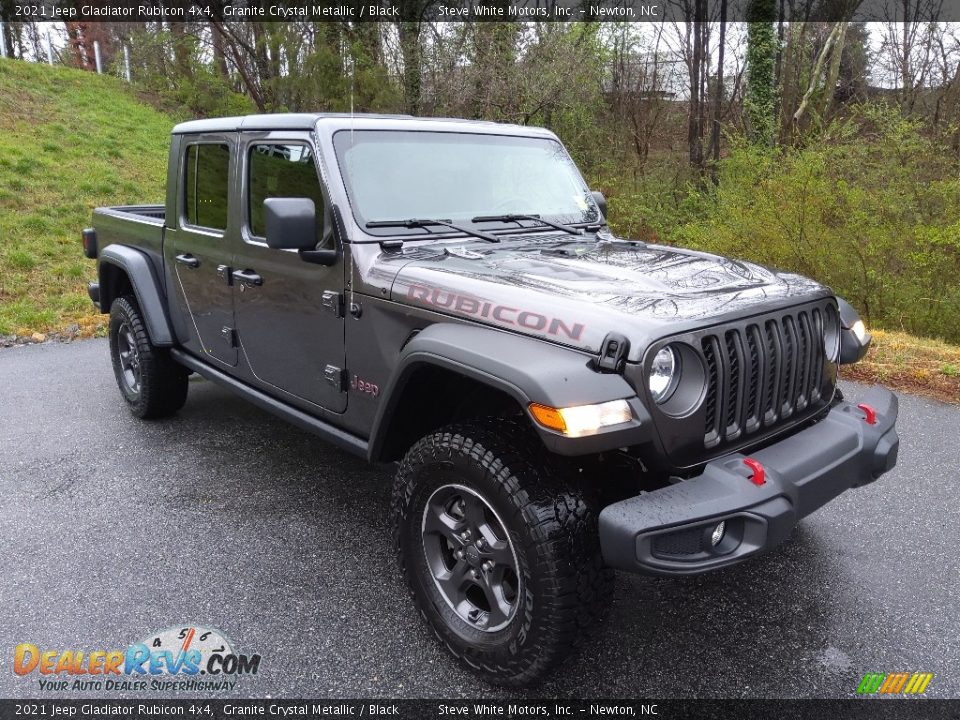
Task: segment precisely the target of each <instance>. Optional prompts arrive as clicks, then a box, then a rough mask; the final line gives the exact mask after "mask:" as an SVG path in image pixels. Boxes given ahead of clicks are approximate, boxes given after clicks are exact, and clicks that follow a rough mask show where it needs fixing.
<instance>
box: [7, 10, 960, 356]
mask: <svg viewBox="0 0 960 720" xmlns="http://www.w3.org/2000/svg"><path fill="white" fill-rule="evenodd" d="M404 2H405V3H406V5H409V7H407V8H406V10H407V13H406V17H416V16H417V13H418V11H419V10H422V9H424V8H425V7H426V5H425V4H424V0H404ZM787 2H788V3H789V8H788V10H789V12H787V13H784V3H787ZM804 3H806V4H804ZM8 5H9V3H8V0H0V16H3V15H4V13H7V16H6V17H7V19H9V14H8V13H9V7H8ZM848 5H849V7H846V8H845V9H844V11H843V12H842V13H841V16H840V17H837V18H836V20H835V21H833V22H785V21H784V20H783V19H782V18H783V17H784V16H787V17H794V18H796V17H805V16H808V17H813V16H817V7H818V5H817V2H816V0H779V1H778V0H752V1H751V2H750V4H749V6H747V7H739V6H735V5H734V4H733V3H732V2H731V3H729V5H728V2H726V1H725V0H720V1H719V2H713V1H711V2H710V4H709V5H708V4H707V0H680V4H678V5H677V6H676V7H677V8H679V9H680V11H681V12H682V13H686V16H687V17H691V18H692V17H697V16H699V17H704V16H707V17H710V18H711V19H712V20H711V22H656V23H612V22H605V23H590V22H578V23H562V22H543V23H523V22H513V23H493V22H482V23H436V22H430V21H428V20H426V19H422V20H419V21H398V22H389V23H352V22H328V23H317V22H283V23H280V22H272V23H271V22H257V21H250V22H242V23H241V22H228V23H225V22H218V21H203V22H186V23H161V22H156V23H110V22H100V23H81V22H76V23H67V24H66V25H58V26H57V27H56V28H55V29H54V36H55V38H59V40H56V41H55V42H54V45H55V46H56V47H55V51H54V54H55V62H58V63H63V64H68V65H72V66H75V67H80V68H84V69H88V70H94V67H95V66H94V53H93V43H94V41H97V42H98V43H99V46H100V50H101V54H102V59H103V63H104V67H105V69H106V71H108V72H113V73H117V74H122V69H123V52H122V49H123V47H124V46H126V47H127V48H128V49H129V53H130V64H131V74H132V77H133V81H134V84H135V87H136V89H137V91H138V92H139V93H140V95H141V97H142V98H143V99H145V100H147V101H148V102H150V103H152V104H154V105H156V106H158V107H160V108H162V109H164V110H165V111H167V112H169V113H171V114H172V115H173V116H174V117H176V118H186V117H203V116H215V115H230V114H243V113H250V112H283V111H299V110H303V111H340V112H349V111H354V112H390V113H397V112H400V113H410V114H414V115H422V116H431V115H433V116H454V117H466V118H483V119H489V120H497V121H503V122H512V123H520V124H531V125H542V126H546V127H549V128H551V129H552V130H554V131H555V132H556V133H557V134H558V135H559V136H560V137H561V139H562V140H563V141H564V143H565V144H566V145H567V147H568V148H569V150H570V152H571V153H572V155H573V156H574V158H575V159H576V161H577V163H578V164H579V166H580V167H581V169H582V170H583V172H584V174H585V175H586V177H587V179H588V182H589V183H590V184H591V186H592V187H594V188H595V189H598V190H601V191H603V192H604V193H605V194H606V195H607V197H608V199H609V202H610V219H611V222H612V224H613V225H614V228H615V230H617V231H618V232H619V233H621V234H623V235H629V236H633V237H639V238H641V239H645V240H650V241H657V242H664V243H675V244H683V245H687V246H693V247H697V248H702V249H706V250H710V251H714V252H719V253H722V254H727V255H732V256H734V257H743V258H748V259H752V260H756V261H759V262H762V263H765V264H768V265H772V266H775V267H779V268H783V269H787V270H791V271H796V272H800V273H803V274H807V275H811V276H813V277H815V278H817V279H819V280H821V281H822V282H825V283H828V284H830V285H831V286H833V287H834V288H835V289H836V290H837V292H838V293H840V294H843V295H845V296H846V297H847V298H848V299H850V300H851V302H853V303H854V304H855V305H856V306H857V307H858V308H859V309H860V311H861V312H862V313H863V314H864V315H865V317H866V318H867V320H868V321H869V322H871V323H873V324H875V325H879V326H883V327H887V328H889V329H905V330H907V331H910V332H913V333H916V334H920V335H926V336H935V337H942V338H944V339H948V340H952V341H960V283H958V280H957V278H958V277H960V23H951V22H940V21H938V16H937V6H936V5H931V4H930V3H929V2H928V0H898V2H897V9H898V19H897V20H895V21H891V22H888V23H856V22H851V21H850V20H849V19H845V17H847V18H849V17H852V16H853V14H852V13H853V11H854V10H855V8H856V3H855V2H851V3H848ZM804 13H806V15H805V14H804ZM820 15H822V13H820ZM730 17H746V18H748V19H749V20H750V22H742V21H738V22H731V21H729V20H728V18H730ZM49 30H51V24H50V23H11V22H5V23H4V33H5V41H6V47H7V48H8V54H12V55H13V56H15V57H19V58H23V59H35V60H45V59H46V56H47V49H46V42H47V41H46V37H47V32H48V31H49ZM148 199H149V198H144V200H148Z"/></svg>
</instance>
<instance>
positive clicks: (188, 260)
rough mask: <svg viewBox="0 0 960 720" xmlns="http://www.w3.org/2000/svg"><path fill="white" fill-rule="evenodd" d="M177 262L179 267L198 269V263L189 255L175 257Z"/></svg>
mask: <svg viewBox="0 0 960 720" xmlns="http://www.w3.org/2000/svg"><path fill="white" fill-rule="evenodd" d="M177 262H178V263H180V264H181V265H186V266H187V267H188V268H198V267H200V261H199V260H198V259H197V258H195V257H194V256H193V255H191V254H190V253H184V254H183V255H177Z"/></svg>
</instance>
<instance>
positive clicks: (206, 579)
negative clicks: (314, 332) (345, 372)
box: [0, 340, 960, 698]
mask: <svg viewBox="0 0 960 720" xmlns="http://www.w3.org/2000/svg"><path fill="white" fill-rule="evenodd" d="M845 390H846V393H847V395H848V397H852V398H855V397H856V396H857V395H858V394H859V393H862V392H863V388H861V387H857V386H846V387H845ZM900 407H901V414H900V432H901V436H902V446H901V452H900V464H899V466H898V468H897V469H896V470H895V471H894V472H893V473H891V474H889V475H887V476H885V477H883V478H882V479H881V480H880V481H878V482H877V483H875V484H873V485H871V486H868V487H866V488H863V489H860V490H854V491H851V492H849V493H846V494H844V495H843V496H841V497H840V498H838V499H837V500H836V501H834V502H833V503H831V504H829V505H828V506H827V507H825V508H823V509H821V510H820V511H818V512H817V513H815V514H814V515H812V516H810V517H809V518H807V519H806V520H804V521H803V522H802V523H801V524H800V526H799V527H798V528H797V530H796V531H795V533H794V536H793V538H792V540H791V542H789V543H788V544H786V545H784V546H782V547H780V548H779V549H777V550H775V551H774V552H772V553H770V554H768V555H767V556H765V557H762V558H760V559H756V560H754V561H751V562H748V563H747V564H745V565H741V566H739V567H736V568H733V569H730V570H726V571H722V572H720V573H717V574H712V575H707V576H703V577H700V578H694V579H688V580H660V579H647V578H641V577H633V576H628V575H619V576H618V578H617V587H616V596H615V603H614V607H613V610H612V612H611V614H610V617H609V619H608V620H607V622H606V624H605V625H604V626H603V627H601V628H599V629H597V630H596V631H595V632H594V634H593V636H592V638H591V639H590V640H589V641H588V642H587V644H586V646H585V647H584V648H583V650H582V651H581V652H580V653H579V654H578V655H577V656H576V657H574V658H573V659H571V660H570V661H569V662H567V663H566V665H565V666H564V667H562V668H561V669H560V671H559V672H558V673H557V674H555V675H554V676H553V677H552V678H551V679H549V680H548V681H547V682H546V683H544V684H543V685H541V686H540V687H538V688H536V689H534V690H531V691H529V693H528V694H529V696H530V697H571V698H593V697H624V698H626V697H660V698H663V697H690V696H696V697H850V696H851V695H852V694H853V691H854V689H855V688H856V685H857V683H858V682H859V680H860V678H861V677H862V676H863V674H864V673H865V672H871V671H872V672H894V671H924V672H932V673H934V679H933V681H932V682H931V684H930V686H929V687H928V690H927V696H928V697H960V613H958V610H960V560H958V552H960V442H958V439H957V434H958V430H960V407H955V406H949V405H944V404H941V403H937V402H934V401H931V400H924V399H920V398H916V397H910V396H903V397H901V406H900ZM390 477H391V470H390V468H386V467H374V466H368V465H367V464H365V463H364V462H362V461H361V460H358V459H356V458H353V457H352V456H349V455H347V454H346V453H344V452H341V451H339V450H336V449H334V448H332V447H330V446H328V445H326V444H325V443H323V442H322V441H320V440H318V439H317V438H315V437H313V436H311V435H309V434H307V433H305V432H303V431H301V430H298V429H296V428H294V427H292V426H289V425H287V424H285V423H284V422H282V421H280V420H278V419H276V418H274V417H272V416H270V415H268V414H266V413H264V412H262V411H261V410H258V409H257V408H255V407H253V406H252V405H249V404H247V403H245V402H244V401H242V400H240V399H237V398H235V397H233V396H232V395H230V394H229V393H228V392H227V391H225V390H221V389H219V388H217V387H216V386H214V385H212V384H210V383H208V382H205V381H202V380H199V379H196V378H194V379H193V380H192V381H191V389H190V398H189V400H188V402H187V405H186V407H185V408H184V410H183V411H181V413H180V414H179V416H178V417H176V418H174V419H172V420H168V421H163V422H142V421H138V420H136V419H134V418H133V417H132V416H131V415H130V414H129V413H128V412H127V410H126V408H125V407H124V406H123V403H122V400H121V398H120V395H119V393H118V391H117V389H116V386H115V384H114V379H113V374H112V372H111V369H110V364H109V360H108V356H107V345H106V342H105V341H103V340H95V341H89V342H82V343H76V344H71V345H58V344H44V345H37V346H29V347H16V348H11V349H6V350H3V351H0V578H2V579H0V607H2V608H3V612H2V613H0V697H7V698H9V697H36V696H38V695H40V694H41V693H40V692H39V689H38V686H37V680H36V678H37V674H36V673H34V674H33V675H32V676H30V677H29V678H21V677H18V676H16V675H15V674H14V673H13V672H12V660H13V649H14V647H15V645H17V644H19V643H22V642H31V643H34V644H36V645H38V646H40V647H41V648H42V649H59V650H65V649H87V650H94V649H108V650H109V649H120V648H124V647H126V646H127V645H129V644H130V643H132V642H135V641H138V640H141V639H143V638H144V637H145V636H147V635H148V634H149V633H150V632H151V631H157V630H160V629H163V628H168V627H171V626H177V627H179V626H185V625H189V624H195V625H199V626H204V627H212V628H218V629H219V630H221V631H222V632H223V633H224V635H226V636H227V637H228V638H229V639H230V640H232V642H233V646H234V649H236V650H238V651H240V652H245V653H259V654H261V655H262V662H261V666H260V672H259V673H258V674H257V675H255V676H247V677H244V678H242V679H241V680H240V681H239V682H238V684H237V686H236V687H235V688H234V690H232V691H231V692H228V693H220V694H216V695H214V696H220V697H226V696H231V695H233V696H251V697H266V696H272V697H304V696H306V697H321V696H325V697H342V698H360V697H382V698H408V697H409V698H418V697H451V698H453V697H468V698H475V697H487V698H496V697H518V693H517V692H516V691H504V690H501V689H498V688H496V687H493V686H490V685H488V684H486V683H485V682H483V681H481V680H478V679H477V678H476V677H474V676H473V675H471V674H470V673H468V672H466V671H464V670H462V669H461V668H460V667H459V666H458V665H457V664H456V663H454V662H453V661H451V660H450V659H448V657H447V655H446V654H445V653H444V652H443V651H441V649H440V647H439V646H438V644H437V643H436V642H435V641H434V640H433V639H432V638H431V637H429V636H428V635H427V633H426V632H425V630H424V626H423V625H422V623H421V621H420V619H419V618H418V616H417V615H416V614H415V613H414V611H413V608H412V605H411V602H410V601H409V600H408V598H407V595H406V593H405V592H404V589H403V587H402V585H401V579H400V578H399V576H398V574H397V571H396V568H395V566H394V562H393V558H392V557H391V551H390V540H389V535H388V523H387V505H388V498H389V488H390ZM138 694H142V693H138ZM44 695H45V696H49V695H47V694H46V693H44ZM100 695H103V693H100ZM199 695H200V696H203V695H204V694H203V693H200V694H199ZM110 696H113V694H112V693H111V694H110ZM164 696H170V695H169V694H168V693H167V694H164ZM206 696H208V697H209V695H206ZM519 696H521V697H522V694H519ZM61 697H78V696H77V694H76V693H73V694H71V693H66V694H64V695H61ZM88 697H89V696H88Z"/></svg>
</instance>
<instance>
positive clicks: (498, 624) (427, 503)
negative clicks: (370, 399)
mask: <svg viewBox="0 0 960 720" xmlns="http://www.w3.org/2000/svg"><path fill="white" fill-rule="evenodd" d="M393 520H394V537H395V544H396V550H397V554H398V558H399V562H400V564H401V566H402V568H403V570H404V574H405V575H406V579H407V583H408V584H409V587H410V590H411V593H412V595H413V598H414V601H415V603H416V605H417V607H418V608H419V610H420V613H421V614H422V615H423V617H424V619H425V620H426V621H427V623H428V624H429V625H430V627H431V629H432V630H433V632H434V634H435V635H436V636H437V637H438V638H439V639H440V640H441V641H442V642H443V643H444V645H445V646H446V647H447V648H448V649H449V650H450V651H451V652H452V653H453V654H454V655H455V656H456V657H457V658H459V659H460V660H461V661H462V662H463V663H465V664H466V665H468V666H469V667H471V668H472V669H475V670H479V671H480V672H482V673H483V674H485V675H487V676H489V677H491V678H493V679H495V680H498V681H500V682H503V683H507V684H512V685H522V684H527V683H529V682H531V681H534V680H536V679H538V678H539V677H541V676H542V675H543V674H544V673H546V672H547V671H548V670H549V669H550V668H551V667H552V666H554V665H555V664H556V663H557V662H559V661H560V660H562V659H563V658H564V657H566V656H567V655H568V654H569V653H570V651H571V650H572V649H573V648H574V647H575V645H576V644H577V643H578V641H579V640H580V639H581V637H582V633H583V631H584V629H585V628H586V627H588V626H589V625H590V624H591V623H592V622H593V621H594V620H595V619H596V618H597V616H598V615H599V614H601V613H602V612H603V610H604V609H605V607H606V604H607V600H608V597H609V595H610V592H611V589H612V579H613V575H612V571H610V570H609V569H606V568H604V567H603V563H602V560H601V557H600V549H599V539H598V536H597V525H596V505H595V503H593V502H592V500H591V499H590V498H589V497H588V495H587V493H585V492H584V491H583V490H581V489H579V488H578V487H577V486H576V484H574V483H573V482H571V481H570V480H569V478H567V477H566V472H565V469H564V467H563V466H562V465H560V464H559V463H556V462H554V459H553V458H551V457H550V456H549V455H548V454H547V453H546V451H545V450H544V448H543V445H542V443H541V442H540V440H539V439H538V438H537V437H536V436H534V435H533V434H532V433H531V432H530V431H529V429H527V428H526V427H525V426H523V425H521V424H519V423H516V422H514V421H506V420H489V421H479V422H472V423H469V424H463V425H455V426H451V427H449V428H445V429H443V430H441V431H439V432H436V433H434V434H432V435H428V436H427V437H425V438H423V439H422V440H420V442H418V443H417V444H416V445H415V446H414V447H413V448H411V450H410V451H409V452H408V453H407V456H406V457H405V458H404V460H403V463H402V464H401V466H400V469H399V471H398V473H397V478H396V482H395V485H394V493H393Z"/></svg>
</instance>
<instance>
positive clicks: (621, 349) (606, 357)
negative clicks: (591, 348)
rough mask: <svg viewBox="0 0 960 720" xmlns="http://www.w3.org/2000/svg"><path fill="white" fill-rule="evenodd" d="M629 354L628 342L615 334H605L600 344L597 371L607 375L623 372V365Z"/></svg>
mask: <svg viewBox="0 0 960 720" xmlns="http://www.w3.org/2000/svg"><path fill="white" fill-rule="evenodd" d="M629 352H630V341H629V340H627V338H625V337H624V336H623V335H621V334H620V333H617V332H611V333H607V336H606V337H605V338H603V342H602V343H601V344H600V357H598V358H597V370H599V371H600V372H607V373H619V372H623V365H624V363H625V362H626V361H627V354H628V353H629Z"/></svg>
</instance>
